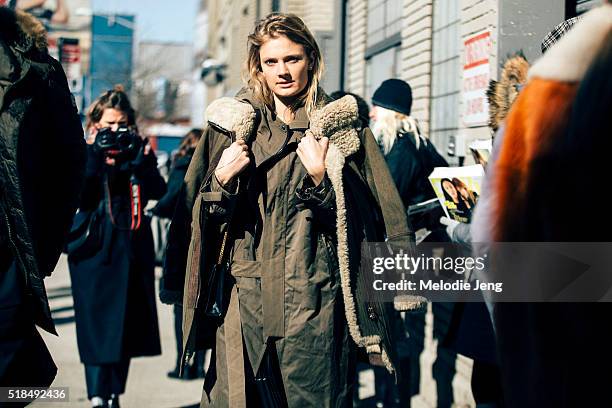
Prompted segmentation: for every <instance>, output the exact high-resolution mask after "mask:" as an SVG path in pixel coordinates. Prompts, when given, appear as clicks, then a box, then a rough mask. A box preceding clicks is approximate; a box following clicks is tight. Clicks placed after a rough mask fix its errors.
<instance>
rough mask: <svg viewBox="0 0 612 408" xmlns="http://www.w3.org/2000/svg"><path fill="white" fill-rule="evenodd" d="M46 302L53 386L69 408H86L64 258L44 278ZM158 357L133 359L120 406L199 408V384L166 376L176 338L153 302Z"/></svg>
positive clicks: (167, 315) (163, 309)
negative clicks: (64, 393)
mask: <svg viewBox="0 0 612 408" xmlns="http://www.w3.org/2000/svg"><path fill="white" fill-rule="evenodd" d="M45 285H46V287H47V294H48V295H49V303H50V306H51V311H52V312H53V319H54V321H55V325H56V328H57V331H58V333H59V337H56V336H53V335H50V334H48V333H46V332H43V331H41V333H42V336H43V338H44V340H45V343H46V344H47V347H49V350H50V351H51V355H52V356H53V359H54V360H55V364H56V365H57V367H58V373H57V377H56V378H55V381H54V382H53V385H52V387H68V388H69V395H70V403H69V404H67V405H62V407H63V406H68V407H84V408H85V407H90V403H89V401H88V400H87V389H86V386H85V374H84V371H83V365H82V364H81V362H80V360H79V352H78V349H77V343H76V330H75V324H74V310H73V305H72V294H71V290H70V274H69V272H68V265H67V263H66V258H65V257H62V258H61V259H60V261H59V263H58V265H57V267H56V269H55V271H54V272H53V275H52V276H51V277H50V278H48V279H45ZM157 313H158V316H159V330H160V338H161V344H162V355H161V356H157V357H144V358H135V359H132V363H131V365H130V371H129V375H128V382H127V388H126V393H125V394H124V395H123V396H122V398H121V400H120V402H121V406H122V407H126V408H130V407H136V408H140V407H151V408H178V407H187V406H194V405H196V404H197V406H199V402H200V397H201V395H202V384H203V380H193V381H179V380H172V379H169V378H167V377H166V372H167V371H169V370H171V369H172V368H173V367H174V361H175V360H174V358H175V354H176V351H175V339H174V322H173V319H174V318H173V313H172V307H171V306H168V305H164V304H162V303H160V302H159V300H158V303H157ZM30 406H32V407H40V408H55V407H58V408H59V406H60V405H59V404H57V403H53V404H50V403H48V402H36V403H33V404H32V405H30Z"/></svg>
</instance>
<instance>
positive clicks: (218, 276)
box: [203, 219, 231, 319]
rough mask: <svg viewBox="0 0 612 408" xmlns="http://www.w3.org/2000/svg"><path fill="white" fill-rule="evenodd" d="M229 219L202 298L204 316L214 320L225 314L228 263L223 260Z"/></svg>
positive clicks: (227, 260)
mask: <svg viewBox="0 0 612 408" xmlns="http://www.w3.org/2000/svg"><path fill="white" fill-rule="evenodd" d="M230 224H231V219H230V221H228V225H227V230H226V231H225V234H223V241H221V250H220V251H219V252H220V253H219V258H218V261H217V263H216V264H214V265H213V266H212V268H211V269H210V273H209V275H208V280H207V284H206V288H207V289H208V290H207V291H206V294H205V298H204V303H203V306H204V314H205V315H206V316H208V317H212V318H215V319H222V318H223V315H224V313H225V309H226V308H225V306H226V301H227V296H226V293H225V292H226V285H225V283H226V281H227V279H228V277H229V274H230V261H229V257H228V259H225V256H224V255H225V244H226V242H227V237H228V235H229V228H230Z"/></svg>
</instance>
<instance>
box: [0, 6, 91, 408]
mask: <svg viewBox="0 0 612 408" xmlns="http://www.w3.org/2000/svg"><path fill="white" fill-rule="evenodd" d="M45 36H46V33H45V31H44V28H43V27H42V25H41V24H40V23H39V22H38V21H37V20H36V19H34V18H33V17H32V16H31V15H29V14H26V13H24V12H21V11H13V10H11V9H10V8H7V7H1V6H0V129H1V131H0V157H1V160H0V161H1V163H2V165H1V166H0V190H1V191H2V194H1V195H0V386H2V387H9V386H10V387H47V386H49V385H50V384H51V382H52V381H53V378H54V377H55V373H56V367H55V365H54V363H53V359H52V358H51V355H50V354H49V351H48V350H47V348H46V346H45V344H44V343H43V340H42V339H41V337H40V334H39V333H38V331H37V330H36V328H35V325H38V326H39V327H40V328H42V329H44V330H46V331H48V332H50V333H53V334H56V331H55V327H54V325H53V321H52V318H51V311H50V310H49V304H48V301H47V295H46V293H45V286H44V282H43V279H44V278H45V277H46V276H48V275H50V274H51V272H52V271H53V269H54V268H55V265H56V263H57V261H58V259H59V256H60V254H61V250H62V248H63V245H64V241H65V238H66V235H67V233H68V231H69V229H70V224H71V222H72V217H73V215H74V211H75V209H76V206H77V205H78V195H79V192H80V191H81V187H82V181H83V176H82V174H83V170H84V167H85V142H84V141H83V130H82V128H81V122H80V120H79V116H78V113H77V109H76V106H75V104H74V100H73V99H72V96H71V95H70V91H69V89H68V83H67V81H66V76H65V75H64V71H63V70H62V67H61V65H60V64H59V63H58V62H57V61H56V60H54V59H53V58H51V57H50V56H49V54H48V52H47V43H46V39H45V38H46V37H45ZM15 406H17V404H16V405H15Z"/></svg>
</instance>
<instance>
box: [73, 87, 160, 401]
mask: <svg viewBox="0 0 612 408" xmlns="http://www.w3.org/2000/svg"><path fill="white" fill-rule="evenodd" d="M87 130H88V132H89V136H88V139H87V143H88V146H87V147H88V149H87V152H88V161H87V168H86V173H85V188H84V191H83V195H82V198H81V205H80V208H79V213H77V215H76V217H75V221H74V223H73V228H72V233H73V236H72V240H71V242H70V243H69V244H68V262H69V266H70V275H71V279H72V294H73V297H74V310H75V319H76V328H77V343H78V347H79V354H80V357H81V361H82V362H83V364H84V365H85V379H86V382H87V394H88V398H89V399H90V400H91V402H92V405H93V406H94V407H107V406H111V407H118V406H119V399H118V398H119V395H120V394H122V393H123V392H124V391H125V384H126V380H127V374H128V368H129V364H130V359H131V358H132V357H138V356H154V355H159V354H160V353H161V348H160V340H159V328H158V321H157V311H156V306H155V286H154V282H155V277H154V267H155V263H154V262H155V259H154V253H153V237H152V233H151V227H150V225H149V222H148V219H147V217H145V216H144V214H143V209H144V207H145V206H146V204H147V201H148V200H150V199H158V198H160V197H161V196H163V195H164V193H165V191H166V184H165V182H164V180H163V178H162V177H161V175H160V174H159V171H158V169H157V159H156V157H155V153H154V152H153V150H152V149H151V146H150V145H149V144H148V140H147V139H142V138H141V137H140V136H139V135H138V133H137V130H136V126H135V111H134V109H133V108H132V106H131V104H130V102H129V100H128V97H127V95H126V93H125V92H124V91H123V89H122V88H121V87H119V86H117V87H115V88H114V89H112V90H109V91H107V92H105V93H104V94H102V95H101V96H100V97H99V98H98V99H97V100H96V101H95V102H94V103H93V105H92V106H91V107H90V108H89V111H88V113H87Z"/></svg>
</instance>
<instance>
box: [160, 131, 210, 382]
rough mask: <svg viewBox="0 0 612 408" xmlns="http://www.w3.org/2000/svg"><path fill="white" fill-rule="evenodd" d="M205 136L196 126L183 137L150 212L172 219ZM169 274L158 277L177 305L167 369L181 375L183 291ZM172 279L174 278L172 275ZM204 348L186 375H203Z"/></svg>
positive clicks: (164, 294) (165, 298)
mask: <svg viewBox="0 0 612 408" xmlns="http://www.w3.org/2000/svg"><path fill="white" fill-rule="evenodd" d="M201 137H202V129H198V128H194V129H191V130H190V131H189V133H187V134H186V135H185V137H183V140H181V144H180V146H179V148H178V151H177V152H176V154H175V155H174V158H173V159H172V168H171V170H170V175H169V177H168V190H167V191H166V194H164V196H163V197H162V198H160V199H159V201H158V202H157V204H156V205H155V207H153V209H152V210H151V212H152V213H153V214H154V215H156V216H158V217H160V218H169V219H171V218H172V216H173V215H174V209H175V207H176V203H177V201H178V196H179V194H180V192H181V188H182V187H183V180H184V179H185V174H186V173H187V168H188V167H189V163H190V162H191V158H192V157H193V152H194V151H195V148H196V146H197V144H198V142H199V141H200V138H201ZM166 279H168V278H167V277H166V276H162V278H161V279H160V281H159V299H160V300H161V301H162V302H163V303H165V304H170V305H174V306H173V309H174V335H175V338H176V365H175V367H174V369H173V370H172V371H169V372H168V377H170V378H181V375H180V367H181V354H182V351H183V327H182V326H183V307H182V306H181V305H180V299H179V297H180V294H179V293H180V292H176V291H172V290H170V289H166V285H165V280H166ZM170 279H172V278H170ZM205 355H206V354H205V352H204V351H198V352H197V353H195V355H194V359H193V364H192V365H190V366H189V367H187V369H186V370H185V372H184V378H186V379H195V378H204V375H205V371H204V357H205Z"/></svg>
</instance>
